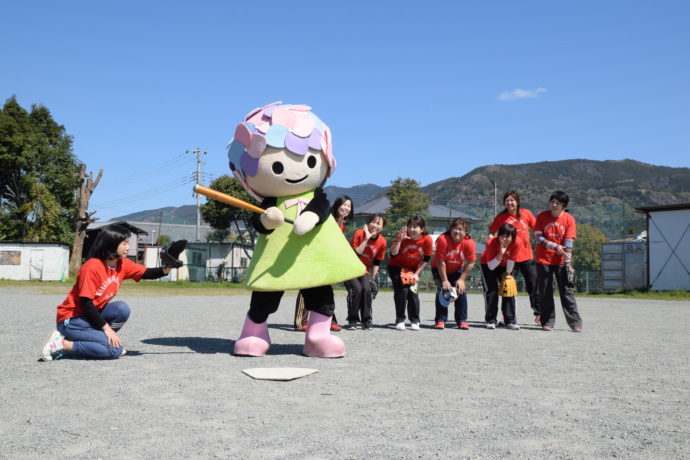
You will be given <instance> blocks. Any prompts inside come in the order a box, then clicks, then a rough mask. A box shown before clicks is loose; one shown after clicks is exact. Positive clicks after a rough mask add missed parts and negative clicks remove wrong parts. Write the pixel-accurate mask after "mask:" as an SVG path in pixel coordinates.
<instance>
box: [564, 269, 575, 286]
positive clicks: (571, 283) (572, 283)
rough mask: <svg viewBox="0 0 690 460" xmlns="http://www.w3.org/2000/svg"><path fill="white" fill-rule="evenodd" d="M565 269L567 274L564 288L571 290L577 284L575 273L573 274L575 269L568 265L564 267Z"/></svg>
mask: <svg viewBox="0 0 690 460" xmlns="http://www.w3.org/2000/svg"><path fill="white" fill-rule="evenodd" d="M565 269H566V271H567V273H568V281H567V282H566V286H568V287H569V288H570V289H572V288H574V287H575V284H577V273H575V268H573V266H572V265H570V264H568V265H566V266H565Z"/></svg>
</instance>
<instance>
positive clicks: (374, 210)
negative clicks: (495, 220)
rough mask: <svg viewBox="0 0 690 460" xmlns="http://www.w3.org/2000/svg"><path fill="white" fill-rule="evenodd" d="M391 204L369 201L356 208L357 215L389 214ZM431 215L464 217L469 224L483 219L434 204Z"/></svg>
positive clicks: (431, 206) (384, 199) (381, 199)
mask: <svg viewBox="0 0 690 460" xmlns="http://www.w3.org/2000/svg"><path fill="white" fill-rule="evenodd" d="M390 205H391V203H390V200H388V198H387V197H381V198H377V199H375V200H372V201H369V202H368V203H364V204H362V205H359V206H357V207H355V215H356V216H359V215H371V214H387V210H388V208H389V207H390ZM429 215H431V217H437V218H442V219H446V218H448V217H450V218H452V219H454V218H456V217H462V218H463V219H465V220H467V221H468V222H481V221H482V220H483V219H480V218H479V217H476V216H472V215H470V214H465V213H464V212H461V211H458V210H456V209H451V208H448V207H447V206H441V205H437V204H432V205H430V206H429Z"/></svg>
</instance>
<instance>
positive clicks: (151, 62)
mask: <svg viewBox="0 0 690 460" xmlns="http://www.w3.org/2000/svg"><path fill="white" fill-rule="evenodd" d="M257 5H261V7H260V8H259V7H257ZM0 15H1V16H2V17H3V19H4V20H3V25H2V27H1V28H0V43H2V44H3V45H2V46H1V47H0V62H2V70H1V71H0V90H1V92H0V96H1V97H2V100H3V101H4V100H6V99H7V98H9V97H10V96H12V95H16V96H17V99H18V101H19V103H20V104H21V105H22V106H23V107H25V108H27V109H29V108H30V106H31V105H32V104H34V103H35V104H43V105H45V106H46V107H48V108H49V109H50V111H51V113H52V115H53V117H54V118H55V120H56V121H57V122H58V123H60V124H63V125H64V126H65V128H66V130H67V132H68V134H70V135H73V136H74V153H75V155H76V156H77V157H78V158H79V159H80V160H81V161H82V162H84V163H86V165H87V168H88V170H89V171H94V172H97V171H98V170H99V169H103V170H104V176H103V179H102V181H101V184H100V185H99V186H98V188H97V189H96V191H95V193H94V195H93V197H92V199H91V207H90V210H92V211H93V210H95V211H97V213H96V217H100V218H101V220H107V219H109V218H112V217H116V216H120V215H123V214H127V213H129V212H134V211H140V210H144V209H157V208H160V207H165V206H181V205H184V204H195V203H196V199H195V198H194V197H193V196H192V191H191V189H192V185H193V178H192V177H193V176H192V174H193V173H194V172H195V170H196V164H195V159H196V157H195V156H194V155H193V154H190V153H185V152H186V151H187V150H193V149H196V148H201V149H202V150H207V151H208V154H206V155H204V156H203V161H204V162H205V163H206V164H205V165H203V172H204V183H205V184H206V185H208V183H209V180H210V179H212V178H214V177H218V176H220V175H222V174H227V173H229V169H228V166H227V154H226V150H225V147H226V145H227V143H228V141H229V140H230V139H231V137H232V135H233V133H234V127H235V125H236V124H237V123H238V122H239V121H241V119H242V117H243V116H244V115H245V114H246V113H247V112H249V111H250V110H252V109H254V108H255V107H258V106H262V105H265V104H268V103H271V102H274V101H278V100H282V101H284V102H286V103H293V104H307V105H310V106H311V107H312V108H313V111H314V112H315V113H316V114H317V115H318V116H319V117H320V118H321V119H322V120H323V121H324V122H326V123H327V124H328V125H329V126H330V127H331V130H332V132H333V142H334V150H333V153H334V155H335V157H336V159H337V161H338V167H337V170H336V171H335V174H334V175H333V177H332V178H331V179H330V180H329V182H328V185H337V186H341V187H349V186H354V185H359V184H366V183H372V184H377V185H381V186H386V185H389V184H390V181H391V180H394V179H395V178H397V177H412V178H414V179H416V180H418V181H419V182H421V184H422V185H427V184H430V183H433V182H437V181H440V180H443V179H447V178H449V177H459V176H462V175H464V174H466V173H468V172H470V171H471V170H473V169H474V168H477V167H480V166H485V165H488V164H521V163H532V162H539V161H556V160H564V159H574V158H586V159H592V160H619V159H624V158H630V159H635V160H638V161H642V162H645V163H651V164H655V165H663V166H672V167H687V166H690V161H689V160H688V154H689V153H690V148H689V147H690V141H689V136H688V132H689V128H690V89H689V87H690V52H688V49H689V45H690V27H688V25H687V24H688V19H689V18H690V3H689V2H686V1H681V0H678V1H666V0H659V1H655V2H651V1H605V0H598V1H578V2H559V1H522V2H519V1H486V2H480V1H471V2H470V1H462V0H457V1H427V2H412V1H395V2H393V1H378V2H377V1H371V0H370V1H347V2H329V1H320V2H319V1H294V2H284V1H270V0H267V1H263V2H235V1H230V2H226V1H213V2H212V1H197V2H190V1H169V0H168V1H145V2H133V1H122V2H93V1H69V2H40V3H36V2H3V4H2V6H0ZM202 200H204V201H205V199H202Z"/></svg>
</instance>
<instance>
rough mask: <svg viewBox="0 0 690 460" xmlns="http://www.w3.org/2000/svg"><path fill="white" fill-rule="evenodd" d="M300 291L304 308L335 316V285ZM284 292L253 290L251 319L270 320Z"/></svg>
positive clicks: (257, 320) (259, 321) (258, 322)
mask: <svg viewBox="0 0 690 460" xmlns="http://www.w3.org/2000/svg"><path fill="white" fill-rule="evenodd" d="M300 291H301V292H302V295H303V296H304V308H306V309H307V310H309V311H314V312H316V313H321V314H322V315H324V316H333V314H334V313H335V299H334V298H333V287H332V286H331V285H330V284H329V285H328V286H317V287H313V288H307V289H301V290H300ZM283 294H285V291H268V292H265V291H254V292H252V300H251V302H250V303H249V312H248V313H247V315H249V319H251V320H252V321H254V322H255V323H257V324H261V323H265V322H266V321H268V317H269V316H270V315H272V314H273V313H275V312H276V311H278V306H279V305H280V299H281V298H282V297H283Z"/></svg>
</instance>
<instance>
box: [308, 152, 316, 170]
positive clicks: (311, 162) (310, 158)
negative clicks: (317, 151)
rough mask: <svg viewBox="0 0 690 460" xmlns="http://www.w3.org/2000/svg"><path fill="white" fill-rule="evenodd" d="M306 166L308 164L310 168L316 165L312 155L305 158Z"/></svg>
mask: <svg viewBox="0 0 690 460" xmlns="http://www.w3.org/2000/svg"><path fill="white" fill-rule="evenodd" d="M307 166H309V168H310V169H314V167H316V157H315V156H314V155H310V156H309V158H307Z"/></svg>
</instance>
